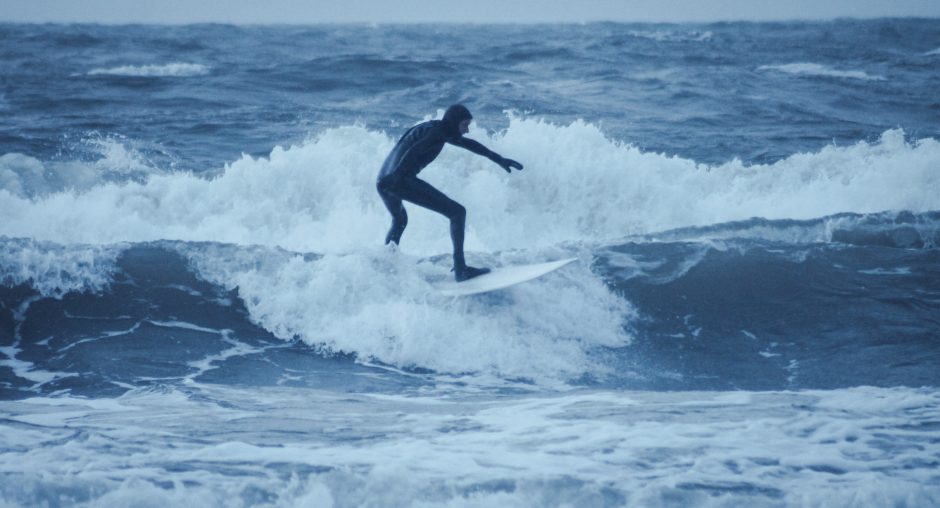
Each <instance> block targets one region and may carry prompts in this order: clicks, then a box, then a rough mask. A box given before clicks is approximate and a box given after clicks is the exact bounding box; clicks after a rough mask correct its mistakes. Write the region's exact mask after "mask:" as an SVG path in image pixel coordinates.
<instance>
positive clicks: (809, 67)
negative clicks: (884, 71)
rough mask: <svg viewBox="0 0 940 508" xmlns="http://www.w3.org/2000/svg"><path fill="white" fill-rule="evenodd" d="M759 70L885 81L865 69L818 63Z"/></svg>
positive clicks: (770, 66)
mask: <svg viewBox="0 0 940 508" xmlns="http://www.w3.org/2000/svg"><path fill="white" fill-rule="evenodd" d="M757 70H759V71H780V72H785V73H787V74H795V75H797V76H823V77H830V78H849V79H860V80H865V81H883V80H884V79H885V78H884V76H873V75H871V74H868V73H866V72H865V71H842V70H838V69H833V68H831V67H827V66H825V65H821V64H817V63H805V62H799V63H790V64H783V65H761V66H760V67H758V68H757Z"/></svg>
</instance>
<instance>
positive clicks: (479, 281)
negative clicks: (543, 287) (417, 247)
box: [435, 258, 578, 296]
mask: <svg viewBox="0 0 940 508" xmlns="http://www.w3.org/2000/svg"><path fill="white" fill-rule="evenodd" d="M577 259H578V258H570V259H562V260H560V261H549V262H548V263H536V264H532V265H517V266H504V267H501V268H494V269H493V271H491V272H490V273H485V274H483V275H480V276H479V277H474V278H472V279H470V280H465V281H463V282H445V283H442V284H438V285H437V286H435V288H436V289H437V290H438V291H439V292H440V293H441V294H442V295H444V296H467V295H475V294H478V293H486V292H489V291H496V290H497V289H503V288H508V287H509V286H514V285H516V284H519V283H521V282H525V281H529V280H532V279H535V278H537V277H541V276H542V275H545V274H546V273H549V272H553V271H555V270H557V269H559V268H561V267H563V266H565V265H567V264H568V263H571V262H573V261H577Z"/></svg>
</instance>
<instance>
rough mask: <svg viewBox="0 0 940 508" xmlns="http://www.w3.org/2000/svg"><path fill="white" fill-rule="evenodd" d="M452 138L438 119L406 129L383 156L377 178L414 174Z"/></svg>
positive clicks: (429, 161) (432, 158)
mask: <svg viewBox="0 0 940 508" xmlns="http://www.w3.org/2000/svg"><path fill="white" fill-rule="evenodd" d="M458 137H460V136H458ZM452 138H453V135H452V134H448V132H447V129H445V126H444V124H443V122H441V121H440V120H430V121H427V122H423V123H419V124H418V125H415V126H414V127H412V128H410V129H408V130H407V131H406V132H405V134H404V135H403V136H402V137H401V139H399V140H398V143H396V144H395V148H393V149H392V151H391V153H389V154H388V157H386V158H385V163H384V164H382V169H381V171H379V180H382V179H384V178H386V177H389V176H393V175H394V177H395V178H402V177H413V176H416V175H417V174H418V173H420V172H421V170H422V169H424V168H425V167H427V165H428V164H430V163H431V162H432V161H433V160H434V159H436V158H437V156H438V155H440V153H441V150H443V149H444V143H447V142H448V141H451V142H453V140H452Z"/></svg>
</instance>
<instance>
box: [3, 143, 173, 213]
mask: <svg viewBox="0 0 940 508" xmlns="http://www.w3.org/2000/svg"><path fill="white" fill-rule="evenodd" d="M81 144H82V146H83V148H84V149H90V150H92V151H94V152H97V154H98V157H97V159H96V160H94V161H92V162H85V161H55V162H47V163H43V162H42V161H40V160H39V159H36V158H35V157H30V156H28V155H24V154H20V153H8V154H4V155H2V156H0V190H6V191H7V192H9V193H11V194H13V195H15V196H19V197H24V198H34V197H37V196H44V195H48V194H53V193H56V192H63V191H84V190H87V189H90V188H91V187H94V186H96V185H101V184H102V183H104V182H108V181H111V182H124V181H128V180H138V181H144V180H146V178H147V177H148V176H150V175H152V174H156V173H158V172H159V171H158V170H157V169H155V168H154V167H153V166H152V165H151V164H150V163H148V162H147V161H146V160H145V158H144V157H143V156H142V155H141V153H140V152H139V151H138V150H136V149H135V148H133V147H130V146H128V145H129V144H130V142H129V141H128V140H127V139H124V138H114V137H94V138H88V139H84V140H82V142H81Z"/></svg>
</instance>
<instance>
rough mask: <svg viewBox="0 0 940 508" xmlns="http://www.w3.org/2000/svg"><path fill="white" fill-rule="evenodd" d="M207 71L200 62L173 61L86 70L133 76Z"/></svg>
mask: <svg viewBox="0 0 940 508" xmlns="http://www.w3.org/2000/svg"><path fill="white" fill-rule="evenodd" d="M208 73H209V68H208V67H206V66H205V65H202V64H194V63H181V62H173V63H168V64H161V65H156V64H155V65H122V66H119V67H109V68H106V69H93V70H91V71H89V72H88V75H89V76H95V75H99V74H104V75H109V76H134V77H188V76H204V75H206V74H208Z"/></svg>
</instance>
